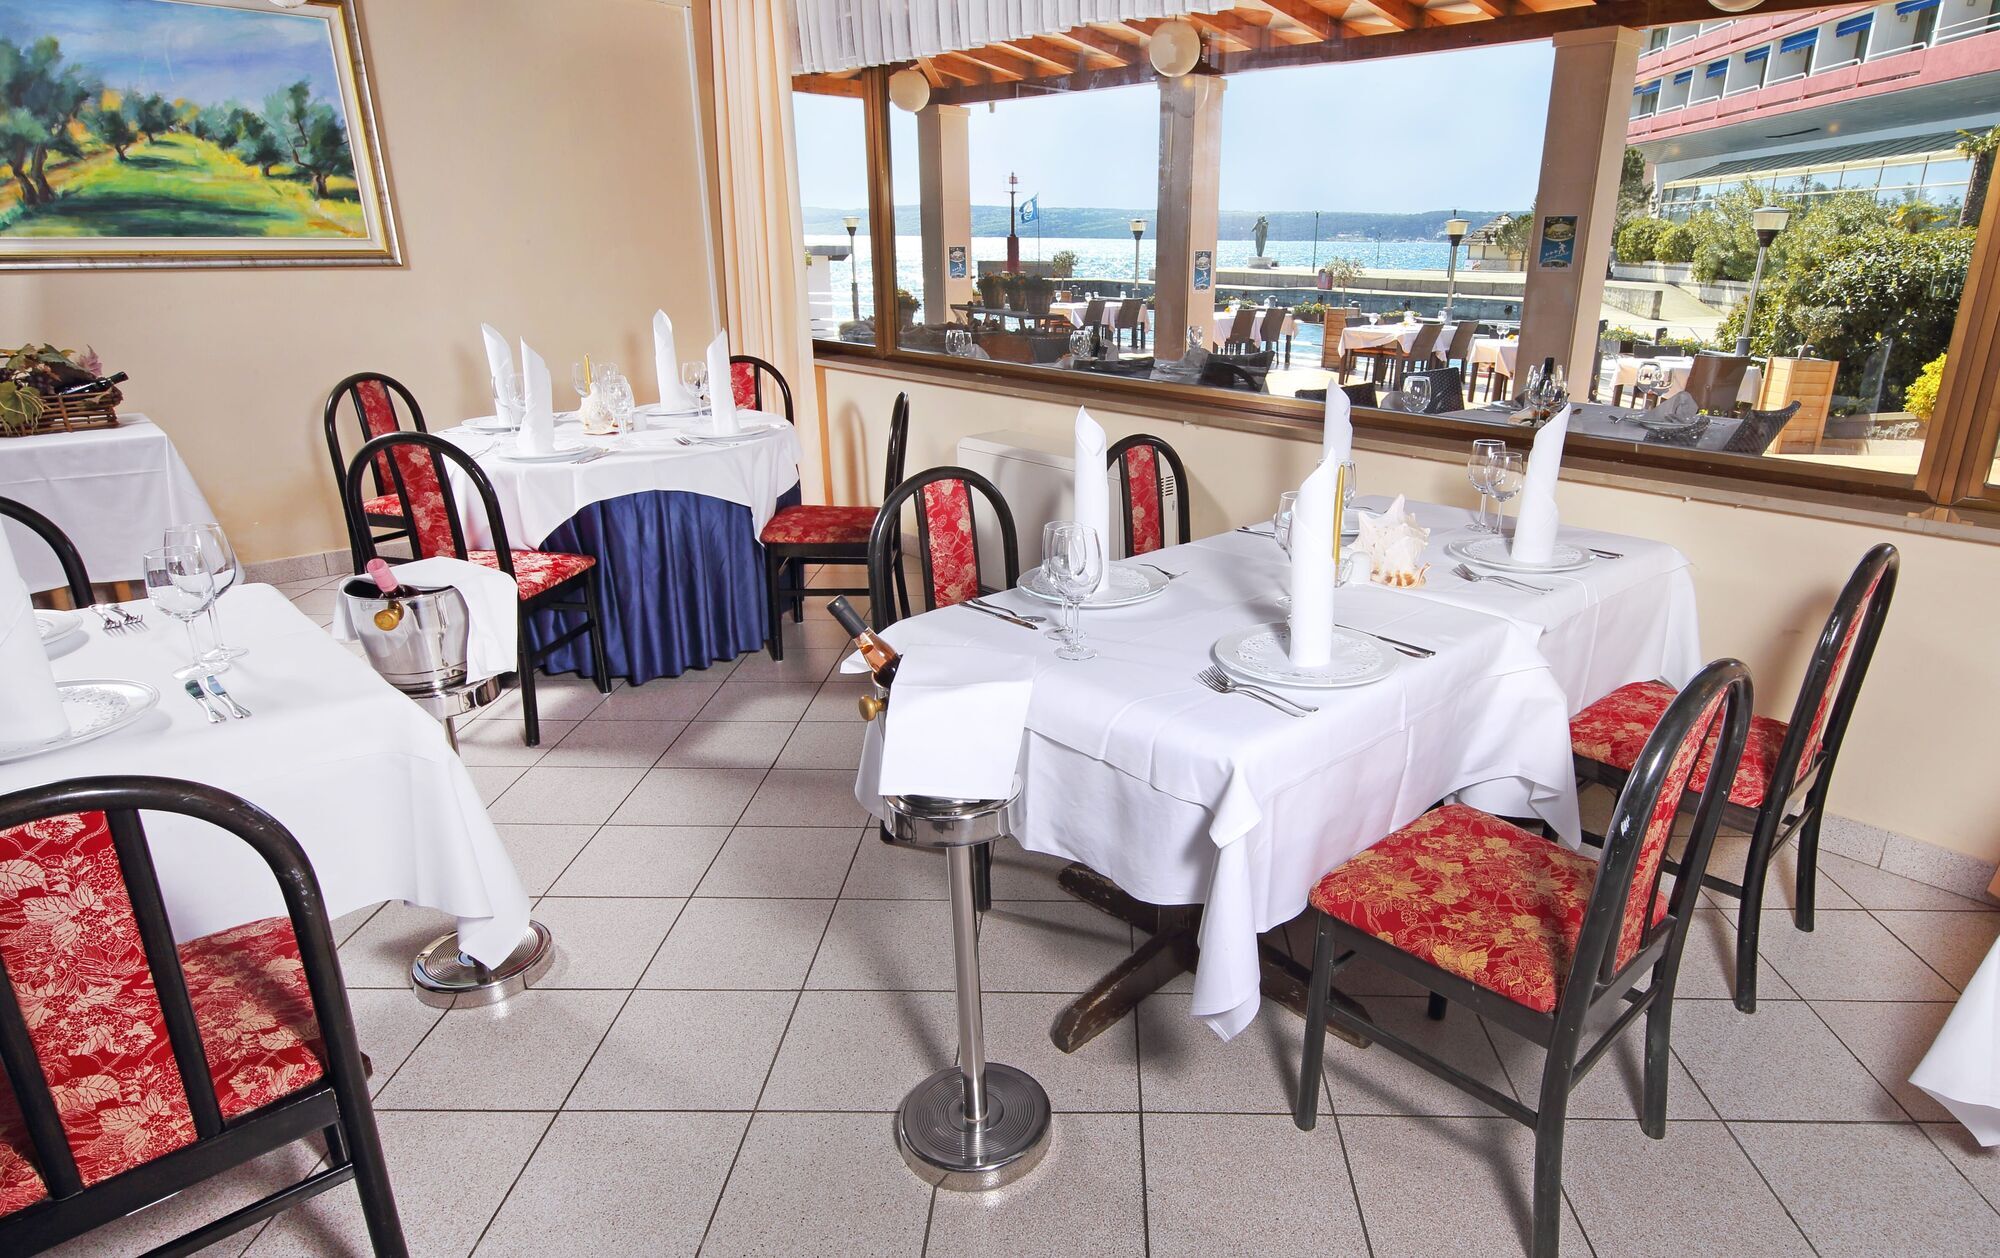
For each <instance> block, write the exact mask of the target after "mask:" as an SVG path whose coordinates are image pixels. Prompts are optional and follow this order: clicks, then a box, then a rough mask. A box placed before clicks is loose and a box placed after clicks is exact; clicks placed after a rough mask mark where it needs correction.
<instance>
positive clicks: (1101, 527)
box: [1031, 406, 1111, 590]
mask: <svg viewBox="0 0 2000 1258" xmlns="http://www.w3.org/2000/svg"><path fill="white" fill-rule="evenodd" d="M1070 475H1071V478H1072V479H1071V484H1072V488H1071V490H1070V499H1071V501H1070V509H1071V510H1072V511H1074V512H1075V515H1074V516H1073V517H1072V518H1074V519H1075V520H1076V522H1077V523H1078V524H1081V525H1083V526H1084V527H1086V528H1090V529H1095V530H1096V532H1097V544H1098V546H1099V547H1101V548H1102V549H1103V552H1104V568H1105V571H1104V575H1103V576H1101V577H1099V578H1098V581H1097V588H1098V589H1100V590H1101V589H1103V588H1104V583H1105V582H1106V581H1108V580H1110V579H1111V487H1110V485H1109V484H1108V483H1107V473H1106V471H1105V462H1104V429H1103V427H1102V426H1100V425H1099V424H1098V422H1097V421H1096V420H1094V419H1092V418H1091V417H1090V412H1089V411H1087V410H1085V409H1083V408H1082V407H1081V406H1079V407H1077V408H1076V459H1075V465H1074V466H1073V467H1072V468H1071V471H1070ZM1031 544H1032V543H1031Z"/></svg>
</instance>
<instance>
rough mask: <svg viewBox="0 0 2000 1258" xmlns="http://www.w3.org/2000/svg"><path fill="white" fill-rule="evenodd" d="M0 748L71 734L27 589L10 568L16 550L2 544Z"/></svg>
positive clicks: (0, 546) (2, 542)
mask: <svg viewBox="0 0 2000 1258" xmlns="http://www.w3.org/2000/svg"><path fill="white" fill-rule="evenodd" d="M0 687H5V688H6V692H7V697H6V700H5V701H4V702H0V745H9V744H21V743H39V742H46V741H48V740H49V739H51V738H57V737H60V736H61V735H63V734H65V733H67V732H68V730H69V718H68V717H67V716H65V715H63V705H62V696H61V694H60V693H59V692H58V691H57V690H56V679H55V674H54V673H52V672H50V671H49V654H48V652H47V651H45V650H43V649H42V635H41V631H40V630H39V629H38V628H37V627H36V625H35V609H34V606H33V604H31V603H29V602H28V586H27V583H26V582H24V581H22V580H21V573H20V570H19V569H18V568H16V567H15V565H14V549H13V547H11V546H9V545H8V544H7V542H6V541H5V540H4V539H0Z"/></svg>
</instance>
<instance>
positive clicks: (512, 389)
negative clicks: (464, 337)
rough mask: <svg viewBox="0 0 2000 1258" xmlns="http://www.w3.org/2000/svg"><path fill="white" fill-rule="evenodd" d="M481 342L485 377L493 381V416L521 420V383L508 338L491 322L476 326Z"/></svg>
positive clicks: (513, 420) (515, 420) (514, 420)
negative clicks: (483, 347) (482, 342)
mask: <svg viewBox="0 0 2000 1258" xmlns="http://www.w3.org/2000/svg"><path fill="white" fill-rule="evenodd" d="M479 336H480V339H481V340H483V341H485V342H486V375H487V378H488V379H490V380H492V381H493V414H494V415H495V416H496V417H498V418H500V419H503V420H508V421H510V422H518V421H519V420H520V418H521V415H520V409H521V396H520V394H521V382H520V380H519V378H518V377H517V375H516V373H515V371H514V350H513V347H512V346H510V345H508V344H507V338H506V337H504V336H502V335H500V331H499V329H498V328H495V327H494V326H493V325H492V324H490V323H482V324H480V325H479Z"/></svg>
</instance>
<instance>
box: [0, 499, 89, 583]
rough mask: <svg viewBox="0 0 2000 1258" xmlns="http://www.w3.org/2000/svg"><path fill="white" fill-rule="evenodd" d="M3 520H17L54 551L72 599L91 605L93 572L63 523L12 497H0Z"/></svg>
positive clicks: (0, 516)
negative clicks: (84, 561) (85, 566)
mask: <svg viewBox="0 0 2000 1258" xmlns="http://www.w3.org/2000/svg"><path fill="white" fill-rule="evenodd" d="M0 519H8V520H12V521H14V522H15V523H16V524H19V525H20V526H21V527H22V528H25V529H27V530H28V531H29V532H30V533H33V534H34V535H35V536H36V537H38V538H40V539H41V540H42V543H43V544H44V545H46V546H47V547H48V548H49V549H50V550H52V551H54V552H55V554H56V562H57V563H58V564H60V565H62V572H63V585H64V586H65V587H66V588H67V589H68V590H69V599H70V602H72V603H74V604H75V605H76V606H78V607H88V606H90V573H89V571H88V570H86V569H85V568H84V566H83V556H82V555H80V554H78V553H77V550H76V543H74V542H72V541H70V540H69V534H67V533H65V532H63V531H62V527H61V526H60V525H58V524H57V523H56V522H55V521H54V520H51V519H49V517H47V516H45V515H43V514H42V513H41V512H39V511H37V510H35V509H34V508H33V507H31V506H29V505H28V504H27V503H25V502H16V501H14V499H12V498H0Z"/></svg>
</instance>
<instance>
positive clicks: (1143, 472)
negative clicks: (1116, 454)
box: [1125, 446, 1167, 555]
mask: <svg viewBox="0 0 2000 1258" xmlns="http://www.w3.org/2000/svg"><path fill="white" fill-rule="evenodd" d="M1125 484H1126V489H1127V494H1128V496H1129V497H1130V498H1131V500H1132V507H1131V517H1130V519H1131V531H1132V553H1133V554H1135V555H1143V554H1146V553H1147V552H1148V551H1155V550H1159V549H1160V548H1161V547H1163V546H1165V545H1166V544H1167V539H1166V530H1165V527H1164V523H1163V521H1162V520H1161V519H1160V514H1161V512H1160V458H1159V455H1158V454H1157V453H1156V452H1155V451H1154V449H1153V447H1151V446H1133V447H1132V448H1131V449H1129V450H1127V451H1126V452H1125Z"/></svg>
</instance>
